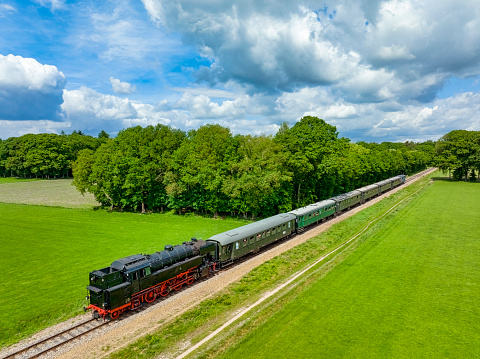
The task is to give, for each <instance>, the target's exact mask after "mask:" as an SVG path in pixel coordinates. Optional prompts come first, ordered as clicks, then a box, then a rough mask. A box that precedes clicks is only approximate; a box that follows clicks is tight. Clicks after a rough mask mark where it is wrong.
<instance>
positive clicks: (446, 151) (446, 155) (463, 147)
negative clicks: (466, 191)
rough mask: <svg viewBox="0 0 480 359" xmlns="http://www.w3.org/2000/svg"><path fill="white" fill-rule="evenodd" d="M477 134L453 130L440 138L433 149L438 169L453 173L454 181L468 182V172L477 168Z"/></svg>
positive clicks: (475, 132) (476, 132)
mask: <svg viewBox="0 0 480 359" xmlns="http://www.w3.org/2000/svg"><path fill="white" fill-rule="evenodd" d="M479 133H480V132H478V131H466V130H454V131H451V132H449V133H447V134H445V135H444V136H443V137H441V138H440V139H439V140H438V142H437V145H436V147H435V150H436V152H437V156H438V157H437V165H438V167H439V168H440V169H441V170H442V171H444V172H446V171H449V172H453V178H454V179H456V180H460V179H464V180H465V181H466V180H468V175H469V173H470V171H474V170H475V169H476V168H478V144H479V137H480V135H479Z"/></svg>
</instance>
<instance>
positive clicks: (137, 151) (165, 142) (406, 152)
mask: <svg viewBox="0 0 480 359" xmlns="http://www.w3.org/2000/svg"><path fill="white" fill-rule="evenodd" d="M433 153H434V150H433V143H432V145H429V144H426V145H423V147H422V146H420V145H416V144H410V143H407V144H398V145H395V146H393V144H392V145H390V146H387V147H385V146H375V145H373V144H353V143H351V142H350V141H349V140H348V139H346V138H339V137H338V132H337V131H336V128H335V127H334V126H331V125H329V124H327V123H326V122H325V121H323V120H321V119H319V118H317V117H311V116H306V117H304V118H302V119H301V120H300V121H299V122H297V123H296V124H295V125H294V126H293V127H292V128H289V127H288V126H287V125H286V124H284V125H282V127H281V129H280V130H279V132H278V133H277V134H276V135H275V136H264V135H262V136H251V135H248V136H243V135H235V136H234V135H232V134H231V132H230V130H229V129H228V128H225V127H222V126H220V125H205V126H202V127H200V128H199V129H197V130H192V131H189V132H188V133H187V134H186V133H184V132H182V131H179V130H173V129H171V128H170V127H167V126H164V125H157V126H155V127H153V126H148V127H145V128H142V127H140V126H138V127H133V128H128V129H126V130H123V131H121V132H120V133H119V135H118V136H117V137H116V138H113V139H109V140H107V141H106V142H105V143H104V144H103V145H102V146H100V147H99V148H98V150H97V151H93V150H89V149H86V150H84V151H82V152H80V153H79V156H78V159H77V161H76V162H75V165H74V171H73V174H74V184H75V185H76V186H77V188H78V189H79V190H80V191H82V193H83V192H85V191H88V192H91V193H93V194H94V195H95V197H96V198H97V200H98V201H99V202H101V203H102V204H103V205H105V206H109V207H111V208H112V209H113V208H121V209H128V210H136V211H142V212H145V211H147V210H149V211H152V210H163V209H174V210H176V211H177V212H182V211H195V212H197V213H209V214H213V215H215V216H217V215H218V214H220V213H224V214H225V213H226V214H233V215H237V214H243V215H244V216H245V217H246V216H247V215H251V216H252V217H256V216H258V215H260V214H261V215H262V216H264V217H266V216H270V215H274V214H277V213H279V212H284V211H288V210H291V209H292V208H297V207H300V206H303V205H306V204H310V203H313V202H315V201H319V200H322V199H325V198H328V197H330V196H332V195H336V194H339V193H344V192H347V191H349V190H352V189H354V188H358V187H362V186H365V185H368V184H371V183H373V182H376V181H379V180H382V179H385V178H388V177H391V176H394V175H398V174H400V173H405V172H406V173H411V172H415V171H418V170H420V169H423V168H425V167H426V166H427V165H429V164H431V163H432V161H433Z"/></svg>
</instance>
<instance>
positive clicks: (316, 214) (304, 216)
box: [288, 199, 335, 232]
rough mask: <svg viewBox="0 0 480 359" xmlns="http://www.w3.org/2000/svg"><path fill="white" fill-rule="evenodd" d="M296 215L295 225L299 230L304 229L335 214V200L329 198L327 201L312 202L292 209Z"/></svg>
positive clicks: (292, 212)
mask: <svg viewBox="0 0 480 359" xmlns="http://www.w3.org/2000/svg"><path fill="white" fill-rule="evenodd" d="M288 213H291V214H293V215H295V217H296V221H295V227H296V229H297V231H300V232H301V231H304V230H305V228H306V227H308V226H310V225H312V224H314V223H318V222H320V221H322V220H323V219H325V218H327V217H330V216H333V215H334V214H335V201H332V200H330V199H327V200H325V201H321V202H317V203H314V204H310V205H308V206H305V207H302V208H298V209H295V210H293V211H290V212H288Z"/></svg>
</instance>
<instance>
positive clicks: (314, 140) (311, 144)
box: [275, 116, 338, 207]
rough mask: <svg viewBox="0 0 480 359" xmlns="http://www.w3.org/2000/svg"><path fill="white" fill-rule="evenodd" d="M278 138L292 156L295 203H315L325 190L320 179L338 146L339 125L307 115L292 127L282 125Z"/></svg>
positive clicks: (276, 139)
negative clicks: (327, 159)
mask: <svg viewBox="0 0 480 359" xmlns="http://www.w3.org/2000/svg"><path fill="white" fill-rule="evenodd" d="M275 141H276V142H277V143H279V144H281V145H282V146H283V148H284V150H285V152H286V153H287V155H288V157H289V167H290V170H291V172H292V173H293V188H294V193H293V196H294V198H293V203H294V204H295V205H296V206H298V207H300V206H302V205H305V204H309V203H313V202H315V201H316V200H317V199H318V198H319V194H321V192H322V189H321V188H320V187H319V184H320V178H321V177H322V176H323V175H324V174H325V173H326V172H327V168H326V167H325V165H326V164H325V163H324V162H323V161H324V159H325V158H326V157H327V156H328V155H330V154H332V153H334V151H335V149H336V145H337V141H338V132H337V129H336V127H335V126H331V125H329V124H327V123H326V122H325V121H324V120H321V119H319V118H318V117H313V116H305V117H303V118H302V119H301V120H300V121H299V122H297V123H296V124H295V125H294V126H293V127H292V128H290V129H289V128H288V127H287V126H286V125H282V127H281V129H280V131H279V132H278V133H277V135H276V136H275Z"/></svg>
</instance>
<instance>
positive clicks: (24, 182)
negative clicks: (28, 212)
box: [0, 178, 100, 209]
mask: <svg viewBox="0 0 480 359" xmlns="http://www.w3.org/2000/svg"><path fill="white" fill-rule="evenodd" d="M0 202H3V203H20V204H33V205H41V206H59V207H67V208H85V209H87V208H94V207H97V206H99V205H100V204H99V203H98V202H97V201H96V200H95V197H94V196H93V195H92V194H90V193H86V194H85V195H84V196H83V195H82V194H80V192H78V191H77V189H76V188H75V187H74V186H72V180H71V179H56V180H35V179H31V180H29V179H17V178H0Z"/></svg>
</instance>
